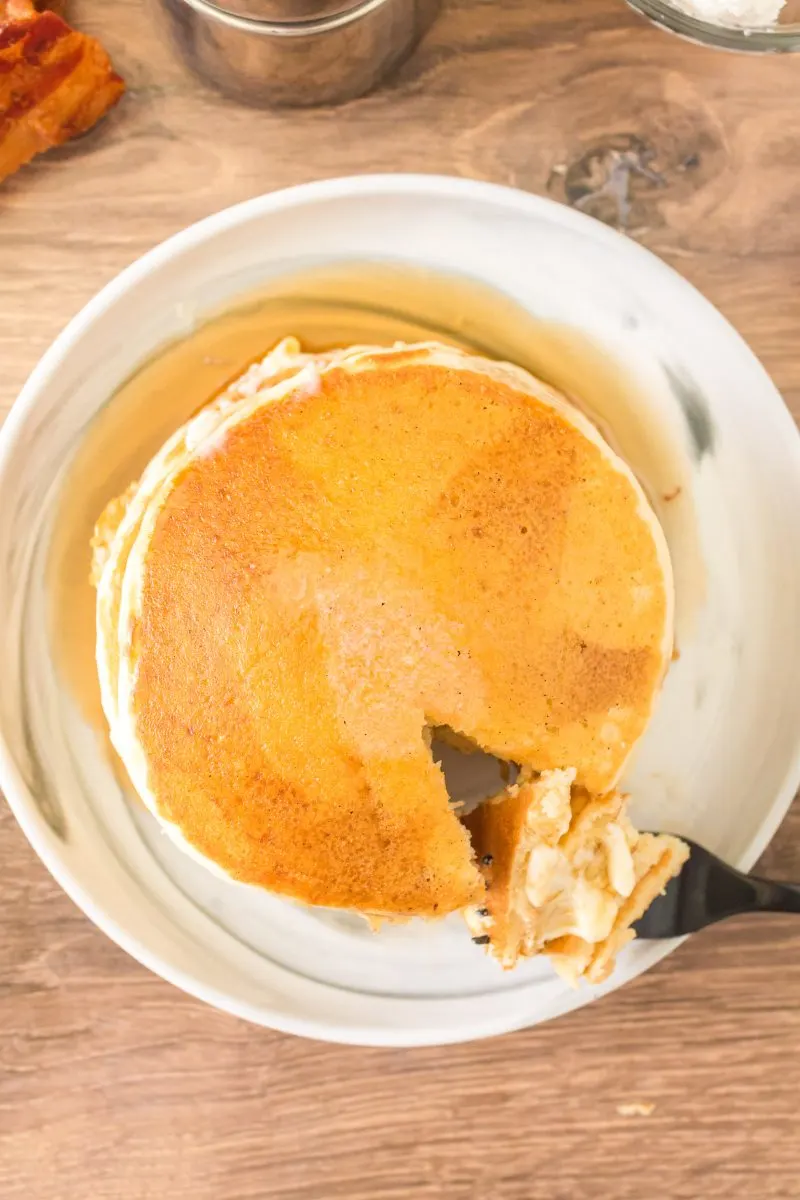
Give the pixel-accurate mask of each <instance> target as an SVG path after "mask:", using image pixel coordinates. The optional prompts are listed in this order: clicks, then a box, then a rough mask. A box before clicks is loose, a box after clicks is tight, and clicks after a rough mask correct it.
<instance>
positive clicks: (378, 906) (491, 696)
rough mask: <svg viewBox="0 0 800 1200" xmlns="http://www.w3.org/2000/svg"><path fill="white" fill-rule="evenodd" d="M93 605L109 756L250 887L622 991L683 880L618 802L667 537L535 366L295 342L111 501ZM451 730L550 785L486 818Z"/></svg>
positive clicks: (667, 602) (660, 639)
mask: <svg viewBox="0 0 800 1200" xmlns="http://www.w3.org/2000/svg"><path fill="white" fill-rule="evenodd" d="M95 581H96V583H97V662H98V670H99V675H100V683H101V691H102V698H103V706H104V709H105V712H106V715H107V717H108V721H109V725H110V728H111V738H112V742H113V744H114V746H115V748H116V750H117V752H118V753H119V755H120V756H121V758H122V760H123V762H124V764H125V766H126V768H127V770H128V772H129V774H130V776H131V779H132V780H133V783H134V785H135V787H136V789H137V791H138V792H139V793H140V795H141V796H142V798H143V800H144V801H145V803H146V804H147V805H148V807H149V808H150V809H151V810H152V812H153V813H154V814H155V815H156V816H157V817H158V818H159V820H160V821H161V822H162V823H163V824H164V826H165V827H166V829H167V830H168V831H169V832H170V833H171V834H172V835H173V836H174V837H175V838H176V840H177V841H178V842H179V843H180V844H181V845H182V846H183V847H184V848H185V849H186V850H188V851H190V852H191V853H192V854H194V855H195V856H199V857H200V858H201V860H202V861H203V862H204V863H206V864H208V865H210V866H213V867H214V868H215V869H217V870H219V871H222V872H223V873H225V874H226V875H228V876H230V877H232V878H234V879H236V880H239V881H242V882H245V883H249V884H254V885H257V886H259V887H263V888H267V889H269V890H270V891H272V892H275V893H278V894H280V895H283V896H286V897H288V898H291V899H293V900H297V901H301V902H304V903H306V904H311V905H324V906H330V907H336V908H343V909H350V910H354V911H357V912H361V913H363V914H365V915H368V916H370V917H373V918H374V917H383V918H388V919H405V918H408V917H412V916H416V917H424V918H434V917H440V916H444V915H446V914H448V913H451V912H455V911H463V912H464V913H465V916H466V917H467V920H468V924H469V925H470V927H471V929H472V932H473V935H474V937H475V939H476V940H477V941H478V942H479V943H482V944H485V945H487V947H488V948H489V950H490V951H492V952H493V953H494V954H495V955H496V956H497V957H498V958H499V959H500V960H501V962H503V964H504V965H507V966H510V965H513V964H514V963H515V962H516V961H517V959H518V958H519V956H520V955H525V954H534V953H539V952H542V951H544V952H548V953H552V954H553V956H554V962H556V965H557V966H558V967H559V969H561V970H563V971H564V972H565V973H566V974H569V975H571V976H573V977H576V976H579V975H586V976H587V977H589V978H590V979H599V978H602V977H603V975H604V974H605V973H607V971H608V970H610V968H611V966H612V965H613V953H614V951H615V949H616V947H617V946H618V945H619V944H621V942H622V941H624V939H625V937H626V936H629V934H628V933H627V930H628V927H629V925H630V923H631V921H632V920H635V919H636V917H637V916H638V915H639V913H640V912H641V911H643V908H644V907H646V904H647V903H649V900H650V899H651V898H652V897H653V896H654V895H656V894H658V892H659V891H661V890H662V888H663V887H664V886H665V884H666V882H667V881H668V879H669V878H670V877H671V875H673V874H674V873H675V872H676V871H677V870H678V869H679V867H680V864H681V861H682V858H683V855H684V854H685V851H684V848H683V847H682V845H681V843H679V842H676V841H675V840H674V839H670V838H647V837H641V836H640V835H638V834H636V832H635V830H634V829H633V828H632V826H630V824H629V822H628V821H627V819H626V818H625V816H624V801H623V799H622V798H621V797H620V796H619V794H618V793H616V792H615V790H614V787H615V784H616V781H617V780H618V778H619V775H620V773H621V771H622V769H623V767H624V765H625V762H626V760H627V759H628V756H629V755H630V753H631V750H632V749H633V747H634V746H635V744H636V742H637V740H638V739H639V737H640V736H641V734H642V732H643V731H644V729H645V727H646V725H647V722H648V720H649V718H650V715H651V712H652V709H653V704H654V700H655V697H656V695H657V693H658V690H659V688H660V685H661V682H662V679H663V677H664V673H665V671H666V668H667V665H668V663H669V660H670V656H671V650H672V580H671V573H670V564H669V557H668V554H667V549H666V545H665V542H664V538H663V534H662V532H661V530H660V528H659V526H658V523H657V521H656V519H655V517H654V515H653V513H652V511H651V509H650V507H649V505H648V503H647V501H646V499H645V496H644V494H643V492H642V490H641V488H640V487H639V485H638V483H637V482H636V480H635V479H634V477H633V475H632V474H631V472H630V471H629V470H628V468H627V467H626V466H625V465H624V463H622V462H621V460H620V459H619V458H618V457H617V456H616V455H615V454H614V453H613V452H612V451H611V449H610V448H609V447H608V446H607V445H606V443H605V442H604V441H603V440H602V438H601V437H600V435H599V434H598V433H597V431H596V429H595V428H594V427H593V426H592V425H591V424H590V423H589V422H588V421H587V420H586V419H585V418H584V417H583V416H582V415H581V414H580V413H579V412H578V411H577V410H576V409H575V408H574V407H573V406H572V405H570V404H569V403H568V402H567V401H566V400H565V399H564V398H563V397H561V396H559V395H558V394H556V393H555V392H553V391H552V390H551V389H549V388H548V387H546V386H545V385H544V384H542V383H541V382H539V381H538V380H536V379H534V378H533V377H532V376H530V375H528V374H527V373H525V372H523V371H521V370H519V369H518V368H515V367H512V366H509V365H506V364H498V363H493V362H489V361H487V360H484V359H480V358H476V357H473V356H471V355H467V354H465V353H463V352H461V351H458V350H454V349H450V348H447V347H445V346H442V345H438V344H424V345H416V346H396V347H394V348H391V349H380V348H372V347H356V348H351V349H348V350H343V351H336V352H332V353H329V354H325V355H307V354H303V353H302V352H301V350H300V346H299V344H298V343H297V342H296V341H295V340H294V339H287V340H286V341H284V342H283V343H281V344H280V345H279V346H278V347H277V348H276V349H275V350H274V351H272V353H270V354H269V355H267V357H266V358H265V359H264V360H263V361H262V362H259V363H256V364H255V365H253V366H252V367H250V368H249V370H248V371H247V372H245V374H244V375H243V376H242V377H241V378H240V379H239V380H237V381H236V382H235V383H234V384H232V385H231V387H229V388H228V389H227V391H225V392H224V393H223V394H222V395H220V396H219V397H217V398H216V399H214V400H213V401H212V402H211V403H210V404H209V405H208V406H207V407H206V408H204V409H203V410H202V411H201V412H199V413H198V414H197V415H196V416H195V417H194V418H193V419H192V420H191V421H189V423H188V424H187V425H185V426H184V427H183V428H182V429H180V430H178V432H177V433H176V434H175V435H174V436H173V437H172V438H171V439H170V441H169V442H168V443H167V444H166V445H165V446H164V447H163V448H162V450H161V451H160V452H159V453H158V454H157V455H156V457H155V458H154V459H153V460H152V462H151V463H150V465H149V466H148V467H147V469H146V471H145V473H144V475H143V476H142V478H141V479H140V480H139V481H138V483H136V484H133V485H132V486H131V488H129V490H128V492H127V493H126V494H125V495H124V496H123V497H121V498H120V499H119V500H117V501H115V502H113V503H112V504H111V505H109V507H108V508H107V509H106V511H105V513H104V514H103V515H102V517H101V519H100V522H99V524H98V529H97V533H96V537H95ZM442 728H444V729H445V730H449V731H452V735H453V737H454V738H455V739H456V740H461V741H462V742H464V741H466V743H467V744H468V745H473V746H476V747H480V748H481V749H483V750H485V751H488V752H489V753H491V754H493V755H496V756H497V757H498V758H500V759H503V760H505V761H508V762H512V763H515V764H517V765H518V766H519V767H520V768H521V774H520V778H519V780H518V781H517V783H516V784H514V785H513V786H510V787H509V788H508V789H506V791H504V792H503V793H502V794H501V795H500V796H498V797H495V798H494V799H493V800H492V801H490V802H487V803H486V804H484V805H483V806H482V807H481V808H480V809H479V811H478V813H477V814H473V816H472V817H471V818H470V819H469V822H468V823H467V822H462V821H460V820H459V817H458V815H457V814H456V812H455V811H454V810H453V808H452V806H451V804H450V802H449V798H448V795H447V790H446V787H445V781H444V777H443V775H442V773H441V771H440V769H439V767H438V766H437V765H436V764H435V763H434V761H433V758H432V756H431V752H430V741H431V730H433V729H437V730H438V729H442ZM587 812H588V814H589V816H588V818H587V815H586V814H587ZM468 825H469V827H468ZM543 853H544V854H545V858H547V862H546V865H544V866H543V868H542V869H543V871H544V874H545V875H546V877H547V882H546V883H545V882H544V880H537V878H536V872H537V867H536V863H537V861H539V859H542V854H543ZM537 856H538V857H537ZM543 861H544V860H543ZM526 881H527V882H526ZM590 894H591V895H592V896H594V897H595V898H596V904H595V909H596V908H597V906H598V905H599V906H600V908H601V909H602V914H601V916H599V917H598V916H597V912H596V911H595V909H592V905H591V903H590V905H589V907H590V909H592V911H593V912H594V913H595V915H594V917H592V918H591V919H590V918H588V917H587V911H588V910H587V908H586V903H584V900H585V898H586V897H587V896H590ZM581 898H583V899H581ZM592 903H594V902H592ZM598 911H599V910H598Z"/></svg>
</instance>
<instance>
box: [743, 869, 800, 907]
mask: <svg viewBox="0 0 800 1200" xmlns="http://www.w3.org/2000/svg"><path fill="white" fill-rule="evenodd" d="M747 878H748V879H749V881H750V883H751V884H752V885H753V891H754V896H753V904H752V909H751V911H754V912H780V913H800V887H798V885H797V884H796V883H777V882H776V881H775V880H774V879H759V878H757V877H756V876H755V875H749V876H748V877H747Z"/></svg>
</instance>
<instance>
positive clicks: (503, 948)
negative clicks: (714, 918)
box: [465, 770, 689, 984]
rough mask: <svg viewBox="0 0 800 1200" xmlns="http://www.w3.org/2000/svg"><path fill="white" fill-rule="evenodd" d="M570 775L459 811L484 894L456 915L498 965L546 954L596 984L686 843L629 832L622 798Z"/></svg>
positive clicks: (527, 784) (567, 972) (564, 970)
mask: <svg viewBox="0 0 800 1200" xmlns="http://www.w3.org/2000/svg"><path fill="white" fill-rule="evenodd" d="M574 777H575V772H574V770H566V771H564V770H562V771H545V772H543V773H542V775H540V776H539V777H538V778H534V779H528V780H527V781H524V782H522V783H520V784H518V785H516V786H514V787H511V788H509V789H508V792H507V793H505V794H503V795H501V796H499V797H497V798H495V799H493V800H490V801H487V802H486V803H485V804H483V805H481V807H480V808H479V809H477V810H476V811H475V812H474V813H472V814H471V815H470V816H469V817H467V818H466V824H467V826H468V828H469V829H470V832H471V835H472V841H473V846H474V848H475V852H476V854H477V855H478V861H479V862H480V864H481V870H482V872H483V874H484V878H485V881H486V897H485V899H484V900H483V901H482V902H481V905H480V906H478V907H477V908H472V909H469V910H468V911H467V912H466V913H465V918H466V921H467V924H468V926H469V928H470V931H471V932H472V934H473V938H474V939H476V940H477V941H478V943H479V944H482V945H485V946H486V948H487V950H488V951H489V953H490V954H492V955H493V956H494V957H495V958H497V960H498V961H499V962H500V963H501V965H502V966H503V967H505V968H511V967H514V966H516V964H517V962H518V961H519V959H520V958H527V957H530V956H532V955H535V954H546V955H547V956H548V957H549V958H550V960H551V962H552V963H553V965H554V966H555V968H556V970H557V971H558V973H559V974H560V975H561V976H563V978H565V979H567V980H568V981H569V982H570V983H572V984H575V983H577V981H578V980H579V979H582V978H583V979H586V980H587V981H588V982H590V983H600V982H602V981H603V980H604V979H605V978H607V976H608V975H609V974H610V973H611V971H612V970H613V967H614V962H615V959H616V956H617V954H618V953H619V951H620V950H621V949H622V947H623V946H624V945H625V944H626V943H627V942H629V941H631V939H632V938H633V937H634V936H635V934H634V931H633V930H632V929H631V925H632V924H633V923H634V922H635V921H637V920H638V919H639V917H641V916H642V915H643V914H644V913H645V911H646V910H647V908H648V907H649V905H650V904H651V903H652V902H653V900H655V898H656V897H657V896H659V895H660V894H661V893H662V892H663V890H664V888H665V887H666V886H667V884H668V883H669V881H670V879H672V878H673V876H675V875H677V874H678V872H679V871H680V869H681V867H682V866H683V864H684V862H685V861H686V859H687V857H688V854H689V850H688V847H687V846H686V845H685V844H684V843H683V842H681V841H680V840H679V839H678V838H675V837H671V836H669V835H666V834H650V833H638V832H637V831H636V830H635V829H634V827H633V825H632V824H631V822H630V820H629V819H628V816H627V811H626V810H627V799H626V797H624V796H622V795H621V794H620V793H619V792H617V791H612V792H609V793H607V794H606V795H603V796H590V795H589V793H588V792H586V791H585V790H584V789H582V788H576V787H573V780H574Z"/></svg>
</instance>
